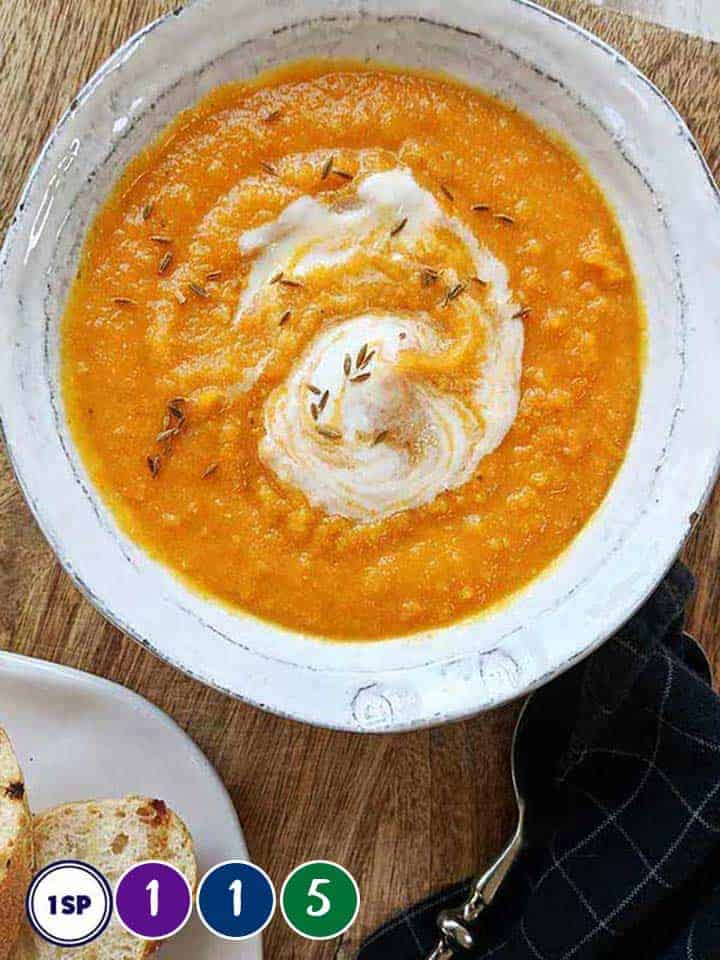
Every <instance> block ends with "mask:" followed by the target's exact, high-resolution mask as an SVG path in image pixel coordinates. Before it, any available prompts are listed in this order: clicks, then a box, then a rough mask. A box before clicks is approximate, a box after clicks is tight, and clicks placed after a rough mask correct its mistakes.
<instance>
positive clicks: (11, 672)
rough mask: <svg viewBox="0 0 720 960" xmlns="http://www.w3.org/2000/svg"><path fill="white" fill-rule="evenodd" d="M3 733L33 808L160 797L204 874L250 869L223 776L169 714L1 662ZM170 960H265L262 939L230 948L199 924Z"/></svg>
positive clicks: (71, 679) (106, 689)
mask: <svg viewBox="0 0 720 960" xmlns="http://www.w3.org/2000/svg"><path fill="white" fill-rule="evenodd" d="M0 725H1V726H3V727H4V728H5V729H6V730H7V732H8V735H9V736H10V739H11V741H12V744H13V747H14V749H15V751H16V753H17V755H18V759H19V761H20V765H21V766H22V769H23V773H24V774H25V782H26V786H27V791H28V799H29V801H30V807H31V809H32V810H33V811H35V812H40V811H42V810H45V809H47V808H48V807H53V806H55V805H57V804H59V803H66V802H67V801H71V800H89V799H92V798H94V797H122V796H125V795H126V794H128V793H139V794H142V795H146V796H149V797H159V798H160V799H162V800H164V801H165V802H166V803H167V804H168V806H170V807H172V808H173V809H174V810H176V811H177V813H179V814H180V816H181V817H182V818H183V820H184V821H185V823H186V824H187V825H188V828H189V829H190V832H191V833H192V835H193V840H194V841H195V850H196V853H197V858H198V865H199V869H200V874H201V875H202V874H203V873H204V872H205V871H206V870H207V869H209V868H210V867H212V866H214V865H215V864H216V863H221V862H222V861H223V860H229V859H232V858H242V859H246V858H247V856H248V850H247V846H246V845H245V839H244V837H243V833H242V830H241V828H240V824H239V823H238V818H237V814H236V813H235V808H234V807H233V804H232V801H231V800H230V797H229V796H228V794H227V791H226V789H225V787H224V786H223V784H222V782H221V780H220V778H219V777H218V775H217V773H216V772H215V770H214V769H213V767H212V766H211V765H210V763H209V762H208V761H207V759H206V758H205V757H204V756H203V754H202V753H201V752H200V750H199V749H198V748H197V747H196V746H195V744H194V743H193V742H192V740H191V739H190V738H189V737H188V736H187V735H186V734H185V733H183V731H182V730H181V729H180V727H178V725H177V724H176V723H175V722H174V721H172V720H171V719H170V718H169V717H168V716H167V715H166V714H164V713H162V711H160V710H158V709H157V707H154V706H153V705H152V704H151V703H148V701H147V700H145V699H143V698H142V697H140V696H138V695H137V694H136V693H131V692H130V691H129V690H126V689H125V687H121V686H119V685H118V684H115V683H110V681H109V680H103V679H102V678H100V677H95V676H92V675H91V674H89V673H82V672H81V671H79V670H72V669H70V668H69V667H61V666H57V665H56V664H53V663H46V662H45V661H44V660H31V659H29V658H27V657H20V656H17V655H15V654H12V653H0ZM159 956H160V957H162V958H163V960H231V958H232V960H261V958H262V941H261V938H260V937H255V938H253V939H252V940H247V941H243V942H241V943H230V942H228V941H225V940H220V939H218V938H217V937H213V936H212V934H210V933H209V932H208V931H207V930H206V929H205V928H204V927H203V925H202V924H201V923H200V921H199V919H198V918H197V916H196V915H193V917H192V919H191V920H190V923H189V924H188V925H187V927H185V929H184V930H183V931H182V932H181V933H179V934H178V935H177V937H173V939H172V940H170V941H168V943H167V944H166V945H165V946H164V947H163V950H162V953H161V954H159Z"/></svg>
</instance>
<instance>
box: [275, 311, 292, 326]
mask: <svg viewBox="0 0 720 960" xmlns="http://www.w3.org/2000/svg"><path fill="white" fill-rule="evenodd" d="M291 313H292V311H290V310H286V311H285V313H284V314H283V315H282V316H281V317H280V319H279V320H278V326H279V327H282V326H283V324H285V323H287V322H288V320H289V319H290V315H291Z"/></svg>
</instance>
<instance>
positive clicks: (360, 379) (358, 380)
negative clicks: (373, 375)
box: [350, 373, 370, 383]
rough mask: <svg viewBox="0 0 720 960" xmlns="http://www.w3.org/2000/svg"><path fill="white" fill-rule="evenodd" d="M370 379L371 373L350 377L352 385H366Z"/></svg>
mask: <svg viewBox="0 0 720 960" xmlns="http://www.w3.org/2000/svg"><path fill="white" fill-rule="evenodd" d="M369 379H370V374H369V373H359V374H358V375H357V376H356V377H350V383H365V381H366V380H369Z"/></svg>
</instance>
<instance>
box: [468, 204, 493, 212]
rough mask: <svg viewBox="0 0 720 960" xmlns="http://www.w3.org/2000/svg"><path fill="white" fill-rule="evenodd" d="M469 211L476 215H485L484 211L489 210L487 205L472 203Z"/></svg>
mask: <svg viewBox="0 0 720 960" xmlns="http://www.w3.org/2000/svg"><path fill="white" fill-rule="evenodd" d="M470 209H471V210H474V211H475V212H476V213H485V211H486V210H489V209H490V204H489V203H474V204H473V205H472V206H471V207H470Z"/></svg>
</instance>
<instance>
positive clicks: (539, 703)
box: [358, 564, 720, 960]
mask: <svg viewBox="0 0 720 960" xmlns="http://www.w3.org/2000/svg"><path fill="white" fill-rule="evenodd" d="M692 586H693V581H692V577H691V576H690V574H689V572H688V571H687V570H686V569H685V568H684V567H682V566H681V565H679V564H678V565H677V566H676V567H674V568H673V569H672V570H671V571H670V573H669V574H668V576H667V577H666V579H665V580H664V582H663V583H662V584H661V585H660V587H658V589H657V590H656V591H655V593H654V594H653V596H652V597H651V598H650V599H649V600H648V601H647V603H646V604H645V605H644V607H643V608H642V609H641V610H640V611H639V612H638V613H637V614H636V615H635V616H634V617H633V618H632V619H631V620H630V621H629V622H628V623H627V624H626V625H625V627H623V628H622V629H621V630H620V631H619V632H618V633H617V634H616V635H615V637H613V638H612V639H611V640H610V641H609V642H608V643H606V644H605V645H604V646H603V647H602V648H601V649H600V650H599V651H597V652H596V653H595V654H593V655H592V656H591V657H589V658H588V659H587V660H586V661H584V662H583V663H581V664H579V665H578V666H576V667H574V668H573V669H572V670H570V671H569V672H568V673H566V674H565V675H564V676H562V677H560V678H558V679H557V680H554V681H553V682H552V683H550V684H549V685H548V686H546V687H544V688H543V689H541V690H540V691H538V692H537V693H536V694H535V695H534V697H533V699H532V702H531V704H530V707H529V710H530V711H531V715H530V716H529V717H528V720H529V721H530V722H528V723H527V724H525V725H524V726H523V731H524V732H523V735H522V737H521V742H520V748H521V757H522V760H521V767H522V770H521V778H522V780H523V782H524V783H526V785H527V790H526V793H527V805H528V820H527V842H526V845H525V848H524V850H523V853H522V854H521V856H520V858H519V859H518V861H517V862H516V864H515V866H514V867H513V868H512V870H511V872H510V874H509V875H508V877H507V878H506V880H505V883H504V884H503V886H502V887H501V888H500V891H499V892H498V894H497V897H496V898H495V901H494V902H493V904H492V905H491V907H490V908H489V909H488V910H486V911H485V912H484V913H483V914H482V915H481V917H480V919H479V921H478V923H477V924H476V928H475V929H476V937H477V940H478V942H479V946H478V949H477V950H476V951H475V952H474V953H473V954H472V955H470V954H465V956H466V957H468V958H469V957H470V956H472V957H473V958H474V960H486V958H492V960H591V958H592V960H625V958H627V960H646V958H647V960H651V958H652V960H720V699H719V698H718V697H717V696H716V695H715V693H713V690H712V687H711V677H710V670H709V668H708V664H707V661H706V659H705V657H704V655H703V653H702V651H701V650H700V648H699V647H698V646H697V644H695V642H694V641H693V640H692V639H690V638H689V637H688V636H687V635H685V634H684V633H683V629H682V623H683V614H684V607H685V603H686V601H687V599H688V597H689V595H690V593H691V591H692ZM478 868H479V872H480V870H481V869H485V866H483V865H481V864H478ZM467 891H468V881H467V880H465V881H463V882H460V883H457V884H454V885H453V886H451V887H449V888H447V889H445V890H443V891H440V892H438V893H436V894H435V895H433V896H431V897H429V898H428V899H427V900H425V901H423V902H422V903H419V904H417V905H415V906H414V907H411V908H409V909H408V910H405V911H404V912H403V913H401V914H400V915H399V916H397V917H395V918H393V919H392V920H390V921H389V922H388V923H386V924H385V926H383V927H382V928H380V929H379V930H378V931H377V932H376V933H374V934H373V935H372V936H370V937H369V938H368V939H367V940H366V941H365V943H364V944H363V946H362V947H361V949H360V953H359V955H358V960H421V958H424V957H425V956H426V955H427V954H428V952H429V951H430V950H431V949H432V947H433V946H434V944H435V942H436V940H437V928H436V925H435V924H436V917H437V914H438V912H439V911H440V910H441V909H443V908H445V907H455V906H459V905H460V904H461V903H462V901H463V900H464V899H465V896H466V895H467Z"/></svg>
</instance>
